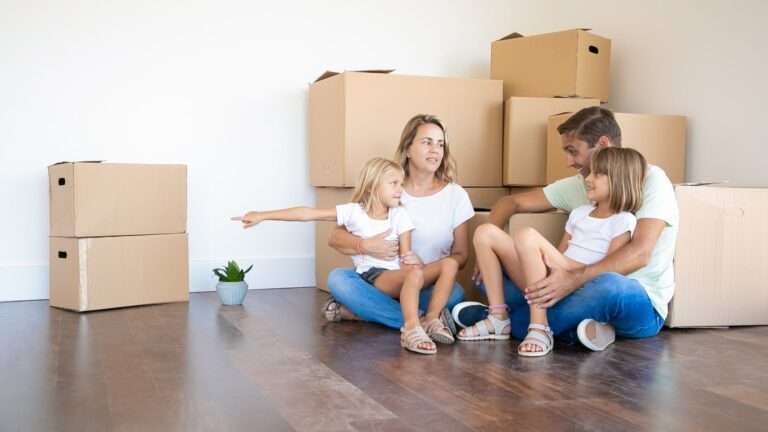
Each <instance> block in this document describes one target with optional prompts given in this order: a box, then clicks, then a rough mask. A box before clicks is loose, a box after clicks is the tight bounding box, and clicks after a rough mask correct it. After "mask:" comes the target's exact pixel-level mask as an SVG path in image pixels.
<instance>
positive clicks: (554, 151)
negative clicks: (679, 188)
mask: <svg viewBox="0 0 768 432" xmlns="http://www.w3.org/2000/svg"><path fill="white" fill-rule="evenodd" d="M571 115H573V113H566V114H560V115H555V116H552V117H550V118H549V122H548V127H547V183H548V184H549V183H552V182H554V181H556V180H559V179H561V178H564V177H569V176H572V175H574V174H576V171H575V170H573V169H572V168H569V167H568V166H566V159H565V153H564V152H563V146H562V140H561V138H560V134H559V133H558V132H557V128H558V126H560V125H561V124H563V123H564V122H565V121H566V120H567V119H568V118H569V117H570V116H571ZM614 115H615V116H616V121H617V122H618V123H619V127H620V128H621V145H622V147H628V148H633V149H635V150H637V151H639V152H640V153H642V154H643V156H645V159H646V160H647V161H648V163H650V164H653V165H657V166H659V167H661V168H662V169H663V170H664V172H666V173H667V176H668V177H669V179H670V180H671V181H672V183H681V182H683V181H684V180H685V146H686V134H687V124H688V120H687V119H686V117H684V116H679V115H656V114H627V113H614Z"/></svg>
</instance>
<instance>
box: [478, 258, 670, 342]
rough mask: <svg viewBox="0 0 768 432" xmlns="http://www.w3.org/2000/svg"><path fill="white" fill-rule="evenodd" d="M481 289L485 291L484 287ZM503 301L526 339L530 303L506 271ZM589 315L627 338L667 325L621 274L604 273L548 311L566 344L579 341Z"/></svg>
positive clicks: (654, 332)
mask: <svg viewBox="0 0 768 432" xmlns="http://www.w3.org/2000/svg"><path fill="white" fill-rule="evenodd" d="M479 288H480V290H481V291H482V292H483V294H485V286H483V285H482V284H481V285H480V286H479ZM504 301H505V302H506V303H507V306H508V307H509V315H510V320H511V321H512V336H513V337H515V338H516V339H523V338H524V337H525V335H526V333H528V324H529V323H530V309H529V305H528V303H527V302H526V300H525V297H523V294H522V292H521V290H520V289H519V288H518V287H517V285H515V283H514V282H512V280H511V279H510V278H509V277H507V275H506V274H505V275H504ZM587 318H592V319H594V320H597V321H600V322H607V323H609V324H611V325H612V326H613V328H614V329H616V335H617V336H621V337H627V338H643V337H649V336H655V335H657V334H658V333H659V331H660V330H661V327H662V326H663V325H664V319H663V318H662V317H661V316H660V315H659V313H658V312H656V310H655V309H654V308H653V304H652V303H651V300H650V298H648V294H647V293H646V292H645V289H644V288H643V286H642V285H640V283H639V282H638V281H636V280H634V279H630V278H628V277H626V276H623V275H621V274H619V273H603V274H601V275H600V276H598V277H596V278H594V279H592V280H591V281H589V282H587V283H586V284H585V285H584V286H583V287H581V288H579V289H577V290H576V291H574V292H573V293H572V294H571V295H569V296H568V297H566V298H564V299H562V300H560V301H559V302H557V304H555V305H554V306H552V307H551V308H549V309H548V310H547V319H548V321H549V326H550V327H551V328H552V332H553V333H554V334H555V336H558V338H557V339H558V341H559V342H563V343H566V344H572V343H576V341H577V338H576V327H577V326H578V325H579V322H581V321H582V320H584V319H587Z"/></svg>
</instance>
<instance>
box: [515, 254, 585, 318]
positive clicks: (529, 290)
mask: <svg viewBox="0 0 768 432" xmlns="http://www.w3.org/2000/svg"><path fill="white" fill-rule="evenodd" d="M544 265H546V266H547V268H548V269H549V276H547V277H545V278H544V279H542V280H540V281H538V282H536V283H534V284H533V285H530V286H528V287H526V288H525V298H526V299H527V300H528V303H529V304H532V305H537V306H538V307H540V308H542V309H547V308H550V307H552V306H554V305H555V304H557V302H559V301H560V300H562V299H564V298H566V297H568V296H569V295H570V294H571V293H572V292H574V291H576V290H577V289H578V288H580V287H581V286H582V285H584V282H585V281H584V280H583V278H584V270H583V269H584V267H582V268H579V269H576V270H566V269H562V268H553V267H552V266H550V265H549V261H548V259H547V257H546V256H545V257H544Z"/></svg>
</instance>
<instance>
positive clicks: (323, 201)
mask: <svg viewBox="0 0 768 432" xmlns="http://www.w3.org/2000/svg"><path fill="white" fill-rule="evenodd" d="M353 191H354V189H353V188H315V207H317V208H331V207H335V206H336V205H338V204H343V203H348V202H349V201H350V200H351V199H352V192H353ZM334 228H336V223H335V222H317V223H315V284H316V285H317V288H319V289H321V290H323V291H328V273H330V272H331V270H333V269H336V268H351V267H354V265H353V264H352V257H351V256H347V255H344V254H342V253H339V252H338V251H337V250H336V249H334V248H332V247H330V246H328V239H330V237H331V232H333V230H334Z"/></svg>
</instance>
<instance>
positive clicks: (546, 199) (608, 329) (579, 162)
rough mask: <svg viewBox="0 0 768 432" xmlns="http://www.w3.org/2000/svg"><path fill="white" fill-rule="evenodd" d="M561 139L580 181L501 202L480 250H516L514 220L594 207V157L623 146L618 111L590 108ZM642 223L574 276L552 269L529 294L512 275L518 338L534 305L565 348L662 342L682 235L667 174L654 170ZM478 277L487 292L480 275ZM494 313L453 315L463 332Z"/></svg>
mask: <svg viewBox="0 0 768 432" xmlns="http://www.w3.org/2000/svg"><path fill="white" fill-rule="evenodd" d="M558 132H559V133H560V137H561V140H562V147H563V151H564V152H565V156H566V160H567V162H568V166H570V167H572V168H574V169H576V170H578V174H576V175H574V176H572V177H568V178H564V179H562V180H558V181H556V182H555V183H552V184H550V185H548V186H546V187H544V188H542V189H537V190H534V191H531V192H528V193H524V194H518V195H511V196H507V197H504V198H502V199H500V200H499V201H498V202H497V203H496V204H495V205H494V206H493V209H492V210H491V214H490V216H489V223H490V224H492V225H490V226H485V227H484V228H483V227H481V228H483V229H480V228H478V230H477V231H476V233H475V237H474V241H475V243H478V242H483V243H485V244H491V245H492V247H494V248H495V247H498V248H499V250H501V249H502V248H505V249H506V250H509V245H510V242H512V239H511V237H510V236H509V235H507V234H506V232H504V231H503V229H502V227H503V226H504V225H505V224H506V222H507V221H508V220H509V218H510V217H511V216H512V215H514V214H516V213H530V212H545V211H550V210H553V209H560V210H565V211H568V212H570V211H571V210H573V209H574V208H576V207H578V206H580V205H584V204H588V203H589V201H588V199H587V194H586V188H585V184H584V178H586V176H587V175H589V170H590V160H591V157H592V154H593V153H594V152H595V151H596V150H598V149H600V148H603V147H609V146H621V129H620V128H619V125H618V123H617V122H616V119H615V118H614V116H613V113H612V112H611V111H609V110H607V109H604V108H601V107H589V108H585V109H582V110H581V111H579V112H577V113H576V114H574V115H573V116H572V117H571V118H570V119H568V120H567V121H566V122H565V123H563V124H562V125H560V127H558ZM636 216H637V219H638V223H637V228H636V229H635V233H634V236H633V237H632V239H631V241H630V242H629V243H627V244H626V245H625V246H623V247H622V248H620V249H618V250H617V251H615V252H613V253H611V254H610V255H608V256H606V257H605V258H604V259H603V260H602V261H600V262H597V263H595V264H592V265H589V266H586V267H585V268H583V269H580V270H573V271H567V270H557V269H550V272H549V275H548V276H547V277H546V278H544V279H542V280H541V281H539V282H537V283H535V284H533V285H531V286H527V287H522V286H517V285H516V284H515V283H514V282H513V281H512V280H510V279H509V277H507V275H504V299H505V302H506V303H507V305H508V307H509V312H510V317H511V320H512V335H513V336H514V337H516V338H518V339H522V338H523V337H524V336H525V334H526V332H527V325H528V316H529V305H528V302H530V303H531V304H535V305H539V306H540V307H543V308H546V309H547V316H548V320H549V323H550V325H551V327H552V331H553V333H554V334H555V336H556V337H557V339H558V340H559V341H561V342H566V343H573V342H575V340H576V338H578V340H579V341H580V342H581V343H582V344H583V345H584V346H586V347H588V348H590V349H592V350H594V351H602V350H604V349H605V348H606V347H608V346H609V345H610V344H611V343H613V341H614V339H615V336H616V335H619V336H622V337H630V338H640V337H649V336H655V335H656V334H657V333H658V332H659V330H661V327H662V326H663V324H664V320H665V319H666V317H667V305H668V303H669V301H670V300H671V299H672V294H673V291H674V272H673V269H672V259H673V256H674V249H675V240H676V238H677V229H678V209H677V201H676V200H675V194H674V189H673V187H672V183H671V182H670V180H669V178H668V177H667V175H666V174H665V173H664V171H663V170H662V169H661V168H659V167H656V166H653V165H649V167H648V174H647V176H646V179H645V182H644V185H643V204H642V207H641V208H640V210H639V211H638V212H637V214H636ZM514 259H517V257H514ZM514 264H517V263H514V260H513V265H514ZM476 276H477V277H476V281H477V282H478V283H480V289H481V290H483V291H484V290H485V288H484V287H483V286H482V283H481V280H480V279H481V278H480V277H479V276H480V275H478V274H477V271H476ZM486 314H487V312H486V311H485V307H484V306H483V305H481V304H478V303H470V302H466V303H461V304H459V305H457V306H456V307H455V308H454V310H453V316H454V319H455V321H456V322H457V324H459V325H461V326H467V325H471V324H474V323H475V322H477V321H479V320H480V319H483V318H485V315H486Z"/></svg>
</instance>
